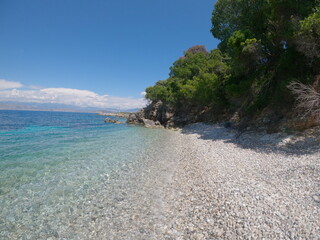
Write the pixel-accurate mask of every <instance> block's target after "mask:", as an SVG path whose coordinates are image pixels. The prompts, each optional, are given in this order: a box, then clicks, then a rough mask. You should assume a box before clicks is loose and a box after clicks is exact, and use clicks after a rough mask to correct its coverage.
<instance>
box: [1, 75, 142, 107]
mask: <svg viewBox="0 0 320 240" xmlns="http://www.w3.org/2000/svg"><path fill="white" fill-rule="evenodd" d="M6 82H8V81H6ZM11 83H14V82H11ZM0 84H1V82H0ZM8 86H11V87H9V88H8ZM12 86H14V85H13V84H12V85H7V86H6V88H2V89H1V88H0V101H16V102H31V103H54V104H67V105H74V106H77V107H96V108H102V109H103V108H117V109H119V108H120V109H123V110H125V109H132V108H141V107H144V106H145V104H146V101H145V99H144V98H138V99H135V98H124V97H115V96H109V95H99V94H97V93H94V92H91V91H88V90H79V89H71V88H43V89H11V90H9V89H10V88H13V87H12ZM15 86H16V88H18V87H21V86H22V84H20V83H16V85H15Z"/></svg>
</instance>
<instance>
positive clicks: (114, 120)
mask: <svg viewBox="0 0 320 240" xmlns="http://www.w3.org/2000/svg"><path fill="white" fill-rule="evenodd" d="M104 122H105V123H115V124H122V123H123V122H120V121H119V120H118V119H111V118H108V117H107V118H106V119H105V120H104Z"/></svg>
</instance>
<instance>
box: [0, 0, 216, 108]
mask: <svg viewBox="0 0 320 240" xmlns="http://www.w3.org/2000/svg"><path fill="white" fill-rule="evenodd" d="M214 3H215V1H214V0H200V1H199V0H161V1H156V0H134V1H132V0H113V1H111V0H54V1H53V0H28V1H26V0H0V102H1V101H17V102H37V103H39V102H40V103H42V102H43V103H59V104H71V105H75V106H84V107H90V106H92V107H100V108H107V107H117V108H119V107H122V108H137V107H142V106H143V105H144V104H145V101H144V98H143V93H144V90H145V88H146V87H148V86H152V85H153V84H154V83H155V82H157V81H158V80H163V79H166V78H168V73H169V67H170V66H171V65H172V63H173V62H174V61H175V60H177V59H178V58H179V57H180V56H182V55H183V52H184V51H185V50H187V49H188V48H189V47H191V46H194V45H198V44H201V45H205V46H206V47H207V49H208V50H211V49H214V48H216V46H217V44H218V40H216V39H214V38H213V36H212V35H211V33H210V28H211V22H210V19H211V13H212V10H213V5H214Z"/></svg>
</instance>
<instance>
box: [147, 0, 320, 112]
mask: <svg viewBox="0 0 320 240" xmlns="http://www.w3.org/2000/svg"><path fill="white" fill-rule="evenodd" d="M211 21H212V28H211V32H212V34H213V36H214V37H215V38H217V39H219V40H220V41H221V42H220V44H219V47H218V49H215V50H212V51H210V52H208V51H207V50H206V48H205V47H204V46H202V45H196V46H193V47H191V48H189V49H188V50H186V51H185V52H184V56H183V57H180V58H179V59H178V60H176V61H175V62H174V63H173V65H172V66H171V67H170V74H169V78H168V79H166V80H162V81H158V82H157V83H156V84H155V85H154V86H152V87H148V88H147V89H146V93H147V94H146V98H147V99H149V100H151V101H158V100H161V101H163V102H165V103H170V104H172V105H173V106H175V107H177V108H179V107H180V106H181V105H187V106H202V107H212V108H214V107H216V106H218V107H219V108H221V107H222V108H225V109H226V110H228V107H230V106H232V105H233V104H236V105H237V104H238V105H237V106H236V107H238V108H240V107H241V109H244V110H245V109H247V110H248V111H253V112H256V111H259V110H262V109H263V108H264V107H266V106H268V105H272V104H273V103H274V102H277V104H278V105H281V104H283V105H285V104H288V103H289V102H290V101H285V99H288V98H290V96H291V95H290V92H289V91H288V88H287V85H288V84H290V82H292V81H293V80H298V81H301V82H303V83H307V82H308V81H309V80H310V79H313V78H314V76H315V75H317V74H319V69H320V68H319V67H320V66H319V65H320V61H319V60H320V0H308V1H301V0H217V2H216V4H215V6H214V10H213V12H212V19H211ZM239 101H240V103H239ZM291 102H292V101H291ZM233 109H234V108H233Z"/></svg>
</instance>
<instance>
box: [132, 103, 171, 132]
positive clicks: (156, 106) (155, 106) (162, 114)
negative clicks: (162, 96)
mask: <svg viewBox="0 0 320 240" xmlns="http://www.w3.org/2000/svg"><path fill="white" fill-rule="evenodd" d="M173 118H174V109H173V108H170V107H168V106H167V105H165V104H163V103H162V102H161V101H158V102H152V103H151V104H149V105H148V106H147V107H145V108H143V109H141V110H140V111H138V112H136V113H132V114H130V115H129V117H128V119H127V123H129V124H138V125H142V126H145V127H151V128H154V127H162V126H163V127H174V126H175V124H174V123H173V122H172V121H173Z"/></svg>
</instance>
